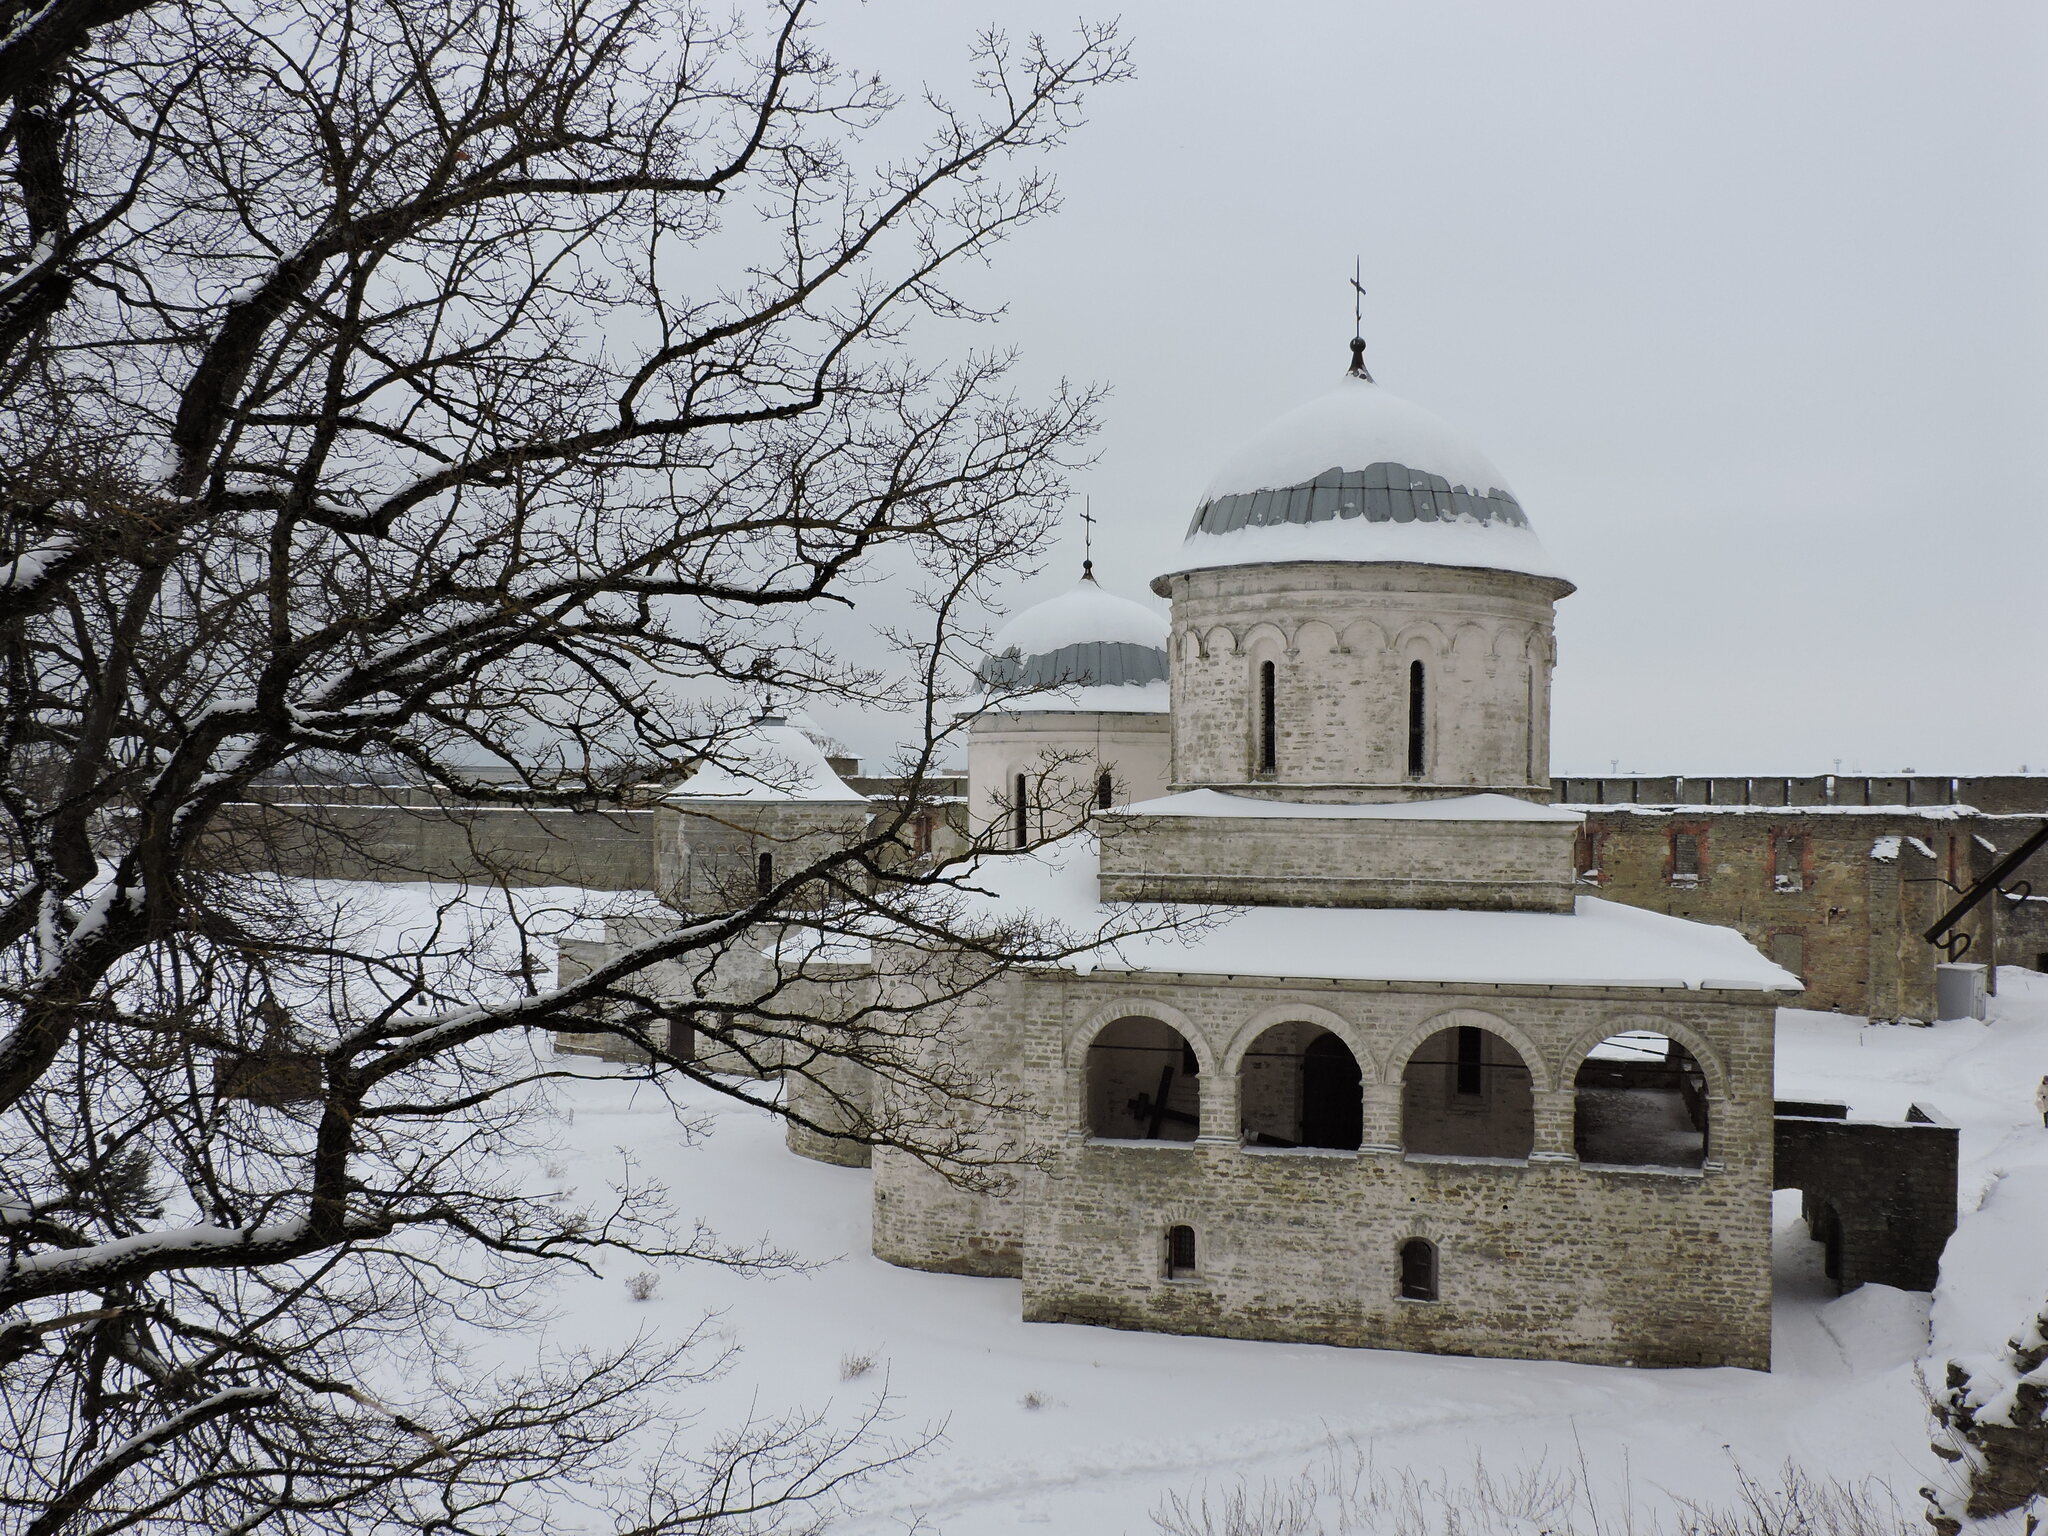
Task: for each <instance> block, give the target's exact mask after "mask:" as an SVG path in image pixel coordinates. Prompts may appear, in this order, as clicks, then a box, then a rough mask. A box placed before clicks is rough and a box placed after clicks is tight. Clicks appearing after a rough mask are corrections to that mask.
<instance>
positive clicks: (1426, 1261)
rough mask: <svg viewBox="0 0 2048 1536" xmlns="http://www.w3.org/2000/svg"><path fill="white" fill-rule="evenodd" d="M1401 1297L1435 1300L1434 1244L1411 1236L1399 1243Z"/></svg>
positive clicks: (1403, 1298)
mask: <svg viewBox="0 0 2048 1536" xmlns="http://www.w3.org/2000/svg"><path fill="white" fill-rule="evenodd" d="M1401 1299H1402V1300H1403V1301H1435V1300H1436V1244H1435V1243H1432V1242H1431V1241H1430V1240H1429V1239H1428V1238H1426V1237H1411V1238H1409V1239H1408V1241H1407V1242H1405V1243H1403V1244H1402V1245H1401Z"/></svg>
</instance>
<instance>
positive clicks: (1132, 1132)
mask: <svg viewBox="0 0 2048 1536" xmlns="http://www.w3.org/2000/svg"><path fill="white" fill-rule="evenodd" d="M1189 1058H1192V1062H1190V1060H1189ZM1190 1065H1192V1067H1193V1070H1192V1071H1190V1070H1189V1067H1190ZM1074 1076H1075V1077H1076V1078H1077V1080H1078V1081H1077V1082H1076V1085H1075V1086H1076V1087H1077V1088H1078V1090H1079V1091H1078V1098H1079V1101H1080V1102H1079V1110H1080V1114H1079V1117H1078V1119H1079V1126H1080V1129H1082V1130H1083V1131H1084V1132H1085V1133H1086V1134H1088V1135H1090V1136H1098V1137H1105V1138H1108V1139H1111V1140H1136V1141H1171V1142H1193V1141H1195V1140H1196V1139H1197V1138H1198V1137H1199V1136H1200V1135H1201V1129H1202V1100H1203V1097H1204V1091H1203V1090H1204V1084H1205V1082H1206V1081H1207V1077H1206V1074H1205V1073H1204V1072H1203V1070H1202V1060H1201V1057H1200V1056H1199V1055H1197V1054H1196V1052H1195V1045H1194V1037H1193V1036H1192V1035H1190V1034H1188V1033H1187V1032H1186V1031H1184V1030H1180V1029H1176V1028H1175V1027H1174V1026H1173V1025H1171V1024H1169V1023H1167V1022H1166V1021H1165V1020H1163V1019H1159V1018H1156V1017H1154V1016H1153V1015H1151V1014H1149V1013H1134V1012H1130V1011H1124V1012H1122V1013H1120V1015H1119V1016H1118V1017H1117V1018H1114V1019H1111V1020H1110V1021H1109V1022H1108V1023H1106V1024H1104V1025H1103V1026H1102V1027H1101V1028H1099V1029H1097V1030H1095V1031H1094V1032H1093V1033H1092V1034H1091V1035H1090V1037H1089V1040H1088V1044H1087V1045H1086V1046H1085V1047H1083V1049H1082V1051H1081V1062H1080V1069H1079V1071H1078V1072H1077V1073H1076V1074H1074Z"/></svg>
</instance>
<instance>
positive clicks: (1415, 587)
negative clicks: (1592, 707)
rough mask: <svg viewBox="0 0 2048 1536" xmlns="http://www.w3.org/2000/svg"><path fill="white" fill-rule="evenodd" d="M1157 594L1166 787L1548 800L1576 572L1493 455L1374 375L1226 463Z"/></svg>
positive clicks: (1348, 381) (1340, 796)
mask: <svg viewBox="0 0 2048 1536" xmlns="http://www.w3.org/2000/svg"><path fill="white" fill-rule="evenodd" d="M1153 589H1154V590H1155V591H1157V592H1159V593H1161V594H1162V595H1164V596H1167V597H1169V598H1170V599H1171V601H1172V605H1173V656H1174V661H1175V676H1174V699H1173V713H1174V731H1175V741H1174V771H1173V778H1174V784H1175V786H1176V787H1178V788H1188V789H1192V788H1196V787H1208V788H1214V789H1218V790H1224V791H1227V792H1231V793H1236V794H1243V795H1250V796H1261V797H1287V798H1301V799H1307V800H1316V801H1329V800H1392V799H1417V798H1432V797H1441V796H1454V795H1461V794H1466V795H1469V794H1475V793H1497V794H1507V795H1516V796H1524V797H1528V798H1532V799H1535V798H1547V797H1548V794H1549V776H1550V762H1549V759H1550V748H1549V735H1550V722H1549V701H1550V675H1551V665H1552V651H1553V641H1552V621H1553V614H1554V605H1555V603H1556V602H1557V600H1558V599H1559V598H1561V597H1563V596H1565V595H1566V594H1568V593H1570V592H1571V591H1572V590H1573V588H1572V584H1571V583H1570V582H1569V581H1567V580H1566V579H1565V578H1564V576H1563V575H1562V573H1561V572H1560V571H1559V569H1558V567H1557V564H1556V562H1555V561H1554V560H1553V559H1552V558H1551V556H1550V554H1549V552H1548V551H1546V550H1545V549H1544V547H1543V544H1542V542H1541V540H1539V539H1538V538H1537V536H1536V531H1535V529H1534V528H1533V527H1532V526H1531V524H1530V521H1529V518H1528V515H1527V513H1526V512H1525V511H1524V509H1523V506H1522V503H1521V501H1520V500H1519V499H1518V498H1517V497H1516V496H1515V494H1514V492H1513V491H1512V490H1510V489H1509V488H1508V486H1507V482H1506V478H1505V477H1504V476H1503V475H1502V474H1501V473H1500V471H1499V470H1498V469H1496V468H1495V467H1494V465H1493V463H1492V461H1491V460H1490V459H1488V458H1487V457H1486V455H1485V454H1483V453H1481V452H1480V451H1479V450H1478V449H1476V448H1474V447H1472V446H1471V445H1470V444H1469V443H1468V442H1466V441H1465V440H1464V439H1463V438H1462V437H1461V436H1459V435H1458V434H1457V433H1455V432H1454V431H1453V430H1452V429H1451V428H1450V427H1449V426H1447V425H1446V424H1445V423H1444V422H1443V421H1442V420H1440V419H1439V418H1438V417H1436V416H1434V415H1432V414H1431V413H1430V412H1428V411H1425V410H1423V409H1422V408H1421V407H1420V406H1417V405H1414V404H1411V403H1410V402H1408V401H1406V400H1403V399H1401V398H1400V397H1399V396H1397V395H1394V394H1391V393H1390V392H1388V391H1387V390H1385V389H1383V388H1382V387H1381V386H1380V385H1378V384H1375V383H1373V382H1372V381H1371V380H1370V379H1368V378H1366V377H1364V376H1363V375H1362V374H1354V375H1352V376H1350V377H1347V378H1345V379H1344V380H1343V381H1342V382H1341V383H1340V384H1339V385H1338V387H1337V388H1336V389H1335V390H1332V391H1331V392H1329V393H1328V394H1326V395H1323V396H1321V397H1320V398H1318V399H1315V400H1311V401H1310V402H1309V403H1308V404H1306V405H1303V406H1301V407H1299V408H1297V409H1295V410H1293V411H1290V412H1288V413H1287V414H1286V415H1284V416H1282V417H1281V418H1280V419H1279V420H1277V421H1276V422H1274V423H1273V424H1272V425H1271V426H1270V427H1268V428H1267V429H1266V430H1265V431H1263V432H1261V433H1259V434H1258V435H1257V436H1255V437H1254V438H1253V439H1252V440H1251V441H1250V442H1249V443H1248V444H1246V445H1245V447H1243V448H1242V449H1240V450H1239V451H1238V452H1237V453H1236V454H1234V455H1233V456H1232V457H1231V458H1230V459H1229V460H1228V461H1226V463H1225V464H1224V466H1223V467H1222V468H1221V469H1220V470H1218V471H1217V473H1216V475H1215V477H1214V478H1213V479H1212V480H1211V482H1210V484H1209V488H1208V490H1207V491H1206V492H1205V493H1204V495H1203V497H1202V499H1201V502H1200V504H1199V506H1198V507H1197V509H1196V511H1195V515H1194V519H1193V521H1192V523H1191V524H1190V525H1189V528H1188V532H1187V537H1186V539H1185V540H1184V541H1183V543H1182V545H1181V549H1180V553H1179V555H1178V556H1177V557H1176V559H1175V561H1174V563H1173V566H1172V568H1171V570H1170V571H1169V573H1168V574H1167V575H1165V576H1162V577H1160V578H1159V579H1158V580H1157V581H1155V582H1154V583H1153Z"/></svg>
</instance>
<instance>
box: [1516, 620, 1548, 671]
mask: <svg viewBox="0 0 2048 1536" xmlns="http://www.w3.org/2000/svg"><path fill="white" fill-rule="evenodd" d="M1522 649H1523V654H1524V655H1526V656H1527V657H1528V658H1529V660H1531V661H1533V662H1535V663H1536V665H1538V666H1539V667H1547V666H1552V665H1554V664H1555V663H1556V661H1557V645H1556V642H1555V641H1554V640H1553V639H1552V637H1551V633H1550V631H1549V630H1547V629H1544V628H1543V627H1542V626H1541V625H1533V624H1532V625H1531V626H1530V627H1529V638H1528V641H1527V642H1526V643H1525V644H1524V646H1523V648H1522Z"/></svg>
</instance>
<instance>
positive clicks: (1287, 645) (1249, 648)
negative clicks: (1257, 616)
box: [1237, 619, 1294, 656]
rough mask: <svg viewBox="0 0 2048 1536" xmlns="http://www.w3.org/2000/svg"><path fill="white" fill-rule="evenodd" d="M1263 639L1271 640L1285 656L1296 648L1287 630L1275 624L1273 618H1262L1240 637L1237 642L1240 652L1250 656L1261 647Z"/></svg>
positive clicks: (1275, 647) (1277, 650)
mask: <svg viewBox="0 0 2048 1536" xmlns="http://www.w3.org/2000/svg"><path fill="white" fill-rule="evenodd" d="M1261 641H1271V642H1272V644H1273V647H1274V649H1275V651H1276V652H1277V653H1278V654H1280V655H1283V656H1284V655H1285V654H1287V652H1289V651H1291V650H1293V649H1294V646H1293V644H1292V643H1291V642H1290V641H1289V640H1288V638H1287V631H1286V630H1284V629H1282V628H1281V627H1280V626H1279V625H1278V624H1275V623H1274V622H1273V621H1272V620H1271V619H1261V620H1260V621H1259V622H1258V623H1256V624H1254V625H1253V626H1252V627H1251V628H1250V629H1248V630H1246V631H1245V632H1244V634H1243V636H1242V637H1240V638H1239V640H1238V642H1237V650H1238V654H1239V655H1240V656H1250V655H1251V654H1252V653H1253V652H1255V651H1257V650H1258V649H1259V645H1260V642H1261Z"/></svg>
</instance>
